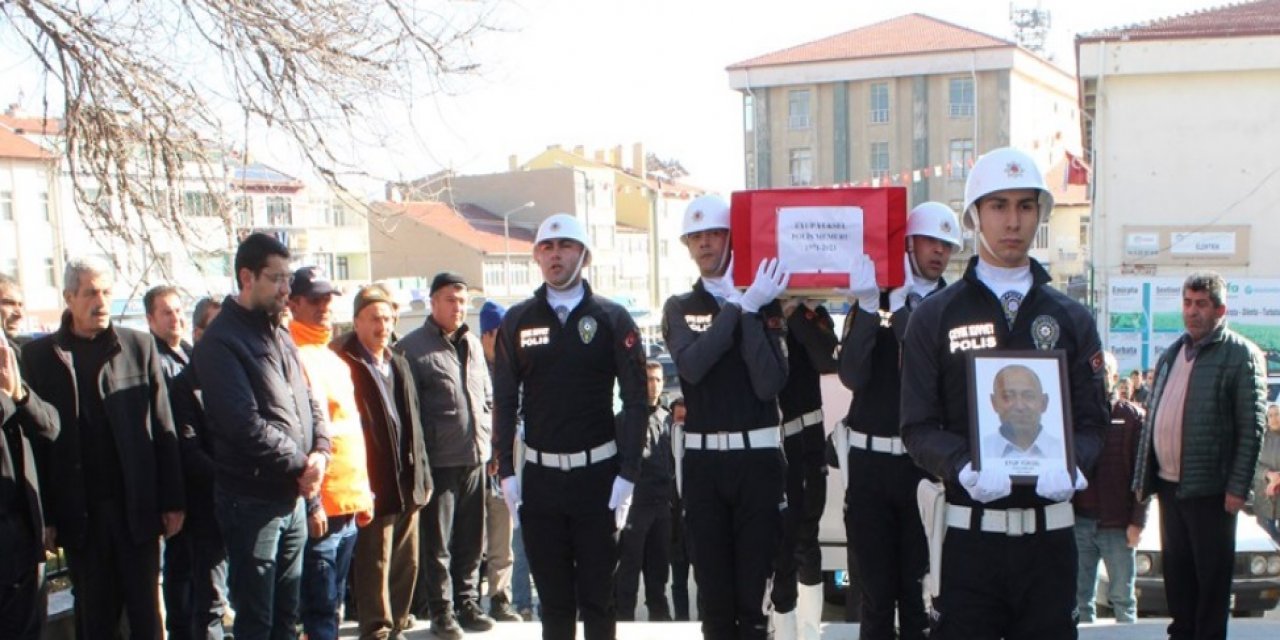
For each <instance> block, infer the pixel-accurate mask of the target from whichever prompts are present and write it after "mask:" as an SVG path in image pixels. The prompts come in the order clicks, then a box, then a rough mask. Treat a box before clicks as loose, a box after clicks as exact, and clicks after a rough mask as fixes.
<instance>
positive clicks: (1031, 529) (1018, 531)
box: [1004, 509, 1036, 538]
mask: <svg viewBox="0 0 1280 640" xmlns="http://www.w3.org/2000/svg"><path fill="white" fill-rule="evenodd" d="M1004 515H1005V535H1008V536H1010V537H1015V538H1016V537H1018V536H1022V535H1027V534H1032V533H1035V532H1036V510H1035V509H1008V510H1006V511H1005V514H1004Z"/></svg>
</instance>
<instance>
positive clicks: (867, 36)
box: [728, 13, 1017, 70]
mask: <svg viewBox="0 0 1280 640" xmlns="http://www.w3.org/2000/svg"><path fill="white" fill-rule="evenodd" d="M1015 46H1017V45H1015V44H1014V43H1012V42H1010V41H1008V40H1001V39H1000V38H996V37H994V36H990V35H987V34H985V33H982V32H980V31H974V30H972V29H966V28H964V27H961V26H958V25H954V24H951V23H950V22H946V21H944V20H939V19H937V18H933V17H930V16H926V15H924V14H920V13H912V14H908V15H905V16H899V17H897V18H891V19H889V20H885V21H883V22H877V23H875V24H872V25H868V26H865V27H861V28H858V29H854V30H852V31H846V32H844V33H841V34H837V35H834V36H831V37H828V38H823V39H821V40H814V41H813V42H807V43H805V44H801V45H797V46H794V47H790V48H787V49H783V50H781V51H775V52H773V53H768V54H765V55H762V56H758V57H755V58H751V59H749V60H743V61H742V62H738V63H735V64H731V65H729V67H728V70H734V69H743V68H747V67H765V66H773V65H786V64H800V63H805V62H824V61H829V60H855V59H859V58H888V57H892V56H905V55H916V54H923V53H941V52H945V51H957V50H961V51H967V50H970V49H992V48H999V47H1015Z"/></svg>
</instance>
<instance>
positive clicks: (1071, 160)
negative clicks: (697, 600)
mask: <svg viewBox="0 0 1280 640" xmlns="http://www.w3.org/2000/svg"><path fill="white" fill-rule="evenodd" d="M1066 179H1067V184H1080V185H1085V186H1088V185H1089V166H1088V165H1086V164H1085V163H1084V160H1082V159H1080V158H1077V157H1075V156H1073V155H1071V152H1070V151H1068V152H1067V175H1066Z"/></svg>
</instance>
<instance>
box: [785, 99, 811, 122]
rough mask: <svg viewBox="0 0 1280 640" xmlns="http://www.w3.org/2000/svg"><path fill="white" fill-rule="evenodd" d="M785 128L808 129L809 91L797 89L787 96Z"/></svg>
mask: <svg viewBox="0 0 1280 640" xmlns="http://www.w3.org/2000/svg"><path fill="white" fill-rule="evenodd" d="M787 128H788V129H808V128H809V90H808V89H799V90H796V91H791V92H789V93H788V94H787Z"/></svg>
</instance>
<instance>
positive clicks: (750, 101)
mask: <svg viewBox="0 0 1280 640" xmlns="http://www.w3.org/2000/svg"><path fill="white" fill-rule="evenodd" d="M755 129H756V99H755V96H752V95H751V94H747V95H745V96H742V130H743V131H746V132H747V133H751V132H752V131H755Z"/></svg>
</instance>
